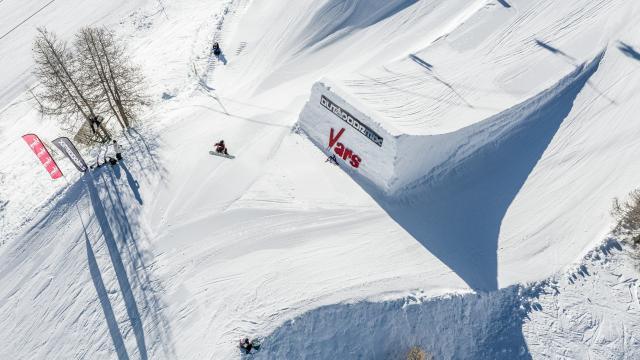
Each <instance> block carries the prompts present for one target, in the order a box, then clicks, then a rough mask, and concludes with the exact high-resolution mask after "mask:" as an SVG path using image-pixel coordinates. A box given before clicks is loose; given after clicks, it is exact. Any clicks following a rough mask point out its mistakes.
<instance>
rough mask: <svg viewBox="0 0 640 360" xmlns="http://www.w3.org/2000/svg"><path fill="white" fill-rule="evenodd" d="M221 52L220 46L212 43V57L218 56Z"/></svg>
mask: <svg viewBox="0 0 640 360" xmlns="http://www.w3.org/2000/svg"><path fill="white" fill-rule="evenodd" d="M221 53H222V50H220V45H219V44H218V43H217V42H214V43H213V55H215V56H220V54H221Z"/></svg>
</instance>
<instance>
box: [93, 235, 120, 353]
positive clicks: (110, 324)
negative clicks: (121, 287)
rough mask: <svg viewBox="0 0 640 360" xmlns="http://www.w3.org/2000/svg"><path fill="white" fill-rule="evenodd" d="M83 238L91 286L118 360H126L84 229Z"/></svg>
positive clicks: (113, 316) (118, 331) (98, 268)
mask: <svg viewBox="0 0 640 360" xmlns="http://www.w3.org/2000/svg"><path fill="white" fill-rule="evenodd" d="M84 237H85V243H86V247H87V259H88V263H89V273H90V274H91V280H93V285H94V286H95V288H96V293H97V294H98V300H99V301H100V305H101V306H102V312H103V313H104V317H105V320H107V327H108V328H109V334H110V335H111V340H112V341H113V346H114V347H115V349H116V353H117V354H118V359H120V360H128V359H129V355H128V354H127V349H126V347H125V346H124V340H123V338H122V333H121V332H120V328H119V327H118V321H117V320H116V316H115V314H114V312H113V307H112V306H111V302H110V301H109V295H108V293H107V289H106V287H105V286H104V281H103V280H102V275H101V274H100V267H99V266H98V262H97V261H96V257H95V254H94V252H93V247H92V246H91V242H90V241H89V236H88V235H87V231H86V229H85V230H84Z"/></svg>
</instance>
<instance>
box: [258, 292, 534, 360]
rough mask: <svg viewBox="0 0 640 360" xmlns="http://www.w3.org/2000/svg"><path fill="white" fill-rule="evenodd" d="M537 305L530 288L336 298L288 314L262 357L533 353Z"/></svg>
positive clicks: (513, 357)
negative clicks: (416, 350)
mask: <svg viewBox="0 0 640 360" xmlns="http://www.w3.org/2000/svg"><path fill="white" fill-rule="evenodd" d="M530 311H532V308H531V307H529V306H528V303H527V299H524V300H523V296H522V288H520V287H518V286H512V287H509V288H505V289H502V290H500V291H496V292H492V293H489V294H467V295H454V296H450V297H444V298H434V299H428V300H423V299H418V298H416V297H413V296H409V297H406V298H404V299H399V300H393V301H384V302H369V301H362V302H358V303H355V304H335V305H329V306H323V307H320V308H317V309H314V310H311V311H308V312H306V313H304V314H302V315H300V316H298V317H296V318H295V319H293V320H292V321H287V322H286V323H284V324H283V325H281V326H280V327H278V328H277V329H276V330H275V331H274V332H272V333H271V334H269V335H268V336H267V337H266V338H265V339H264V340H263V341H262V347H261V349H260V351H259V352H257V353H255V354H254V355H253V358H254V359H256V360H258V359H316V360H323V359H327V360H328V359H354V360H355V359H367V360H377V359H380V360H386V359H405V358H406V354H407V352H408V351H409V349H410V348H411V347H412V346H419V347H420V348H422V349H423V350H424V351H426V352H427V353H429V354H431V355H433V356H434V358H435V359H460V360H465V359H497V360H502V359H505V360H507V359H508V360H528V359H531V354H530V353H529V348H528V346H527V343H526V341H525V338H524V335H523V332H522V324H523V323H524V321H525V319H526V318H527V316H528V314H529V312H530Z"/></svg>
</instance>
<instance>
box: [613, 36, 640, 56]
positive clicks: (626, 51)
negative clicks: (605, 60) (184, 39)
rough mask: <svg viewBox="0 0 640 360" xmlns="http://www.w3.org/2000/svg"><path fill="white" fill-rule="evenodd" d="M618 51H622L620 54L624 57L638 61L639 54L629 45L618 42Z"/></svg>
mask: <svg viewBox="0 0 640 360" xmlns="http://www.w3.org/2000/svg"><path fill="white" fill-rule="evenodd" d="M618 50H620V51H622V53H623V54H625V55H626V56H628V57H630V58H632V59H635V60H638V61H640V52H638V51H637V50H636V49H634V48H633V47H632V46H631V45H629V44H627V43H625V42H622V41H619V42H618Z"/></svg>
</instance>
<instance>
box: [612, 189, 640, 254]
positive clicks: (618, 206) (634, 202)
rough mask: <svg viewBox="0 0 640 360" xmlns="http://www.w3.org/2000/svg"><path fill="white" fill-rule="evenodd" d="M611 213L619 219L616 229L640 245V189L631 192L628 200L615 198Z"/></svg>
mask: <svg viewBox="0 0 640 360" xmlns="http://www.w3.org/2000/svg"><path fill="white" fill-rule="evenodd" d="M611 213H612V215H613V216H614V217H615V218H616V219H617V220H618V225H617V227H616V230H617V231H618V232H619V233H622V234H626V235H629V237H630V238H631V241H632V243H633V244H635V245H640V189H636V190H633V191H632V192H631V193H629V199H628V200H627V201H623V202H621V201H620V200H619V199H618V198H615V199H613V209H612V211H611Z"/></svg>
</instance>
